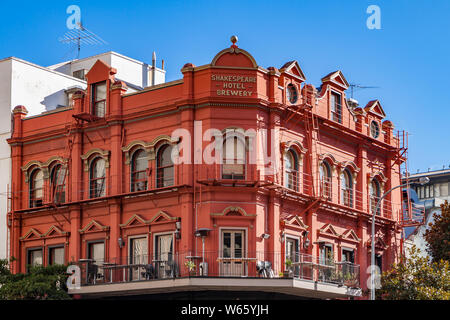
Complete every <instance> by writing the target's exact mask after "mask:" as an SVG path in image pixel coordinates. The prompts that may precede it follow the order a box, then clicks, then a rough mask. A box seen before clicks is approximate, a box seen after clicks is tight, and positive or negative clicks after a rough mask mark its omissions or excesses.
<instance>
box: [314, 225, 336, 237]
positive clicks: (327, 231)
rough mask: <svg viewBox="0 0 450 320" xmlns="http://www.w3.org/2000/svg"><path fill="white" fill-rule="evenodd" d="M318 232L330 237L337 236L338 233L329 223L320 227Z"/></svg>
mask: <svg viewBox="0 0 450 320" xmlns="http://www.w3.org/2000/svg"><path fill="white" fill-rule="evenodd" d="M319 233H320V234H322V235H327V236H331V237H339V235H338V233H337V232H336V230H335V229H334V227H333V226H332V225H331V224H330V223H327V224H326V225H324V226H323V227H322V228H320V229H319Z"/></svg>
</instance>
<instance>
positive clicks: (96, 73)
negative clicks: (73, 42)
mask: <svg viewBox="0 0 450 320" xmlns="http://www.w3.org/2000/svg"><path fill="white" fill-rule="evenodd" d="M116 73H117V70H116V69H115V68H113V67H111V66H109V65H108V64H106V63H105V62H103V61H102V60H97V61H96V62H95V63H94V65H93V66H92V68H91V69H90V70H89V72H88V73H87V74H86V79H87V80H88V83H95V82H100V81H104V80H107V79H113V78H114V75H115V74H116Z"/></svg>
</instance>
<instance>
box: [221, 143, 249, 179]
mask: <svg viewBox="0 0 450 320" xmlns="http://www.w3.org/2000/svg"><path fill="white" fill-rule="evenodd" d="M222 157H223V164H222V179H236V180H243V179H245V143H244V141H243V140H242V139H240V138H238V137H236V136H233V137H230V138H227V139H226V140H225V141H224V143H223V151H222Z"/></svg>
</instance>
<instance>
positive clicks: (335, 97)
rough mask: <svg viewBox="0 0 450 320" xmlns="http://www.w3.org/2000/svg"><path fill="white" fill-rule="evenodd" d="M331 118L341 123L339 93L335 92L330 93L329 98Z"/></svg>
mask: <svg viewBox="0 0 450 320" xmlns="http://www.w3.org/2000/svg"><path fill="white" fill-rule="evenodd" d="M330 108H331V120H333V121H336V122H338V123H342V105H341V95H340V94H339V93H336V92H332V93H331V99H330Z"/></svg>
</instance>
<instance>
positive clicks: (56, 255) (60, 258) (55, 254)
mask: <svg viewBox="0 0 450 320" xmlns="http://www.w3.org/2000/svg"><path fill="white" fill-rule="evenodd" d="M49 253H50V264H52V265H53V264H64V248H51V249H50V250H49Z"/></svg>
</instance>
